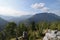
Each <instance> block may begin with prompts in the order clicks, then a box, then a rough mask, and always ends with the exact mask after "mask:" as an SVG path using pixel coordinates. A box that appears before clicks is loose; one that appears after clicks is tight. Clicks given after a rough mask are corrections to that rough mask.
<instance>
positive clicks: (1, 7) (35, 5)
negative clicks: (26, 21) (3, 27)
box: [0, 0, 60, 16]
mask: <svg viewBox="0 0 60 40" xmlns="http://www.w3.org/2000/svg"><path fill="white" fill-rule="evenodd" d="M41 12H53V13H55V14H57V15H60V0H0V15H7V16H21V15H32V14H35V13H41Z"/></svg>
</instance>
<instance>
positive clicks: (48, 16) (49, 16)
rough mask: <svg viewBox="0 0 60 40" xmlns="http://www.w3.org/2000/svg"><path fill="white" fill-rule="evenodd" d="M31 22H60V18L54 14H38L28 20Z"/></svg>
mask: <svg viewBox="0 0 60 40" xmlns="http://www.w3.org/2000/svg"><path fill="white" fill-rule="evenodd" d="M28 21H29V22H32V21H35V22H41V21H46V22H52V21H60V16H58V15H56V14H54V13H38V14H35V15H34V16H32V17H31V18H29V19H28Z"/></svg>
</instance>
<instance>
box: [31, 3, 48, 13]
mask: <svg viewBox="0 0 60 40" xmlns="http://www.w3.org/2000/svg"><path fill="white" fill-rule="evenodd" d="M31 7H32V8H34V9H39V10H41V11H42V12H48V11H49V8H48V7H45V3H35V4H32V5H31Z"/></svg>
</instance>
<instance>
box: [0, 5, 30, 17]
mask: <svg viewBox="0 0 60 40" xmlns="http://www.w3.org/2000/svg"><path fill="white" fill-rule="evenodd" d="M30 13H31V12H27V11H20V10H19V11H18V10H16V9H12V8H8V7H1V6H0V15H6V16H21V15H28V14H30Z"/></svg>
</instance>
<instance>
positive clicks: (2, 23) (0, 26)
mask: <svg viewBox="0 0 60 40" xmlns="http://www.w3.org/2000/svg"><path fill="white" fill-rule="evenodd" d="M7 23H8V22H7V21H6V20H4V19H2V18H0V31H1V30H3V28H4V27H5V26H6V24H7Z"/></svg>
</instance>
